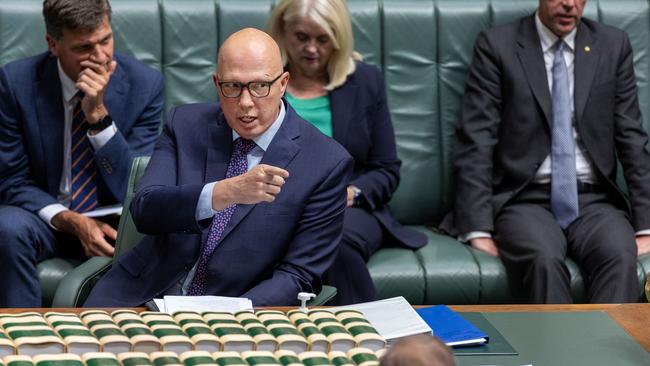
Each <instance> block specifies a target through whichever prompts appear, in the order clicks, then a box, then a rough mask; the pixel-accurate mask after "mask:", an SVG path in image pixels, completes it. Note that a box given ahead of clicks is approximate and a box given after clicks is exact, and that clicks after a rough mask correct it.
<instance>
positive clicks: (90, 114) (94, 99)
mask: <svg viewBox="0 0 650 366" xmlns="http://www.w3.org/2000/svg"><path fill="white" fill-rule="evenodd" d="M81 67H82V71H81V73H79V78H77V83H76V86H77V88H78V89H79V90H81V91H83V92H84V94H85V95H84V98H83V99H82V100H81V109H82V110H83V112H84V114H85V115H86V119H87V120H88V123H90V124H93V123H97V122H98V121H99V120H100V119H102V118H103V117H104V116H106V115H107V114H108V110H107V109H106V106H105V105H104V93H105V92H106V87H107V86H108V82H109V81H110V79H111V75H113V72H115V69H116V68H117V62H116V61H115V60H112V61H111V62H109V63H108V64H107V65H105V64H100V63H97V62H94V61H91V60H85V61H82V62H81Z"/></svg>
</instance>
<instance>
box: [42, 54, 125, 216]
mask: <svg viewBox="0 0 650 366" xmlns="http://www.w3.org/2000/svg"><path fill="white" fill-rule="evenodd" d="M57 66H58V70H59V79H60V80H61V92H62V94H63V100H62V101H61V102H62V103H63V169H62V171H61V183H60V184H59V194H58V196H57V200H58V201H59V203H54V204H51V205H47V206H45V207H43V208H42V209H40V210H39V211H38V216H39V217H40V218H41V220H43V221H45V222H46V223H47V224H48V225H50V227H52V228H53V229H57V228H55V227H54V226H53V225H52V218H53V217H54V216H56V215H57V214H58V213H60V212H62V211H66V210H67V209H68V207H70V202H71V201H72V193H71V180H72V178H71V175H72V173H71V172H72V161H71V160H72V158H71V156H72V152H71V146H72V143H71V140H72V135H71V131H70V129H71V126H72V113H73V110H74V107H75V105H76V104H77V101H78V98H77V97H76V94H77V92H78V91H79V90H78V89H77V87H76V85H75V82H74V81H73V80H72V79H70V78H69V77H68V75H66V74H65V72H64V71H63V69H62V68H61V63H60V62H58V61H57ZM115 133H117V126H115V122H113V124H112V125H111V126H108V127H107V128H105V129H104V130H102V131H100V132H99V133H97V134H95V135H92V136H91V135H90V134H88V135H87V136H88V139H89V140H90V145H92V147H93V149H94V150H95V151H97V150H99V149H100V148H101V147H102V146H104V145H105V144H106V143H107V142H108V140H110V139H111V138H112V137H113V135H115Z"/></svg>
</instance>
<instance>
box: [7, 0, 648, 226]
mask: <svg viewBox="0 0 650 366" xmlns="http://www.w3.org/2000/svg"><path fill="white" fill-rule="evenodd" d="M41 4H42V1H41V0H0V64H4V63H6V62H8V61H11V60H15V59H18V58H22V57H26V56H28V55H32V54H35V53H37V52H41V51H44V50H45V49H46V45H45V41H44V25H43V21H42V17H41ZM111 4H112V6H113V10H114V12H113V13H114V16H113V28H114V33H115V44H116V48H117V50H119V51H122V52H125V53H128V54H131V55H134V56H135V57H136V58H138V59H140V60H142V61H144V62H146V63H147V64H149V65H152V66H153V67H155V68H157V69H159V70H161V71H162V72H163V74H164V75H165V78H166V97H167V99H166V109H169V108H170V107H171V106H173V105H177V104H180V103H188V102H197V101H212V100H215V99H216V93H215V89H214V86H213V85H212V82H211V78H210V75H211V73H212V71H213V70H214V67H215V59H216V55H217V49H218V45H219V44H221V42H222V41H223V40H224V39H225V38H226V37H227V36H228V35H229V34H231V33H232V32H233V31H235V30H238V29H241V28H242V27H246V26H252V27H257V28H264V26H265V24H266V20H267V18H268V15H269V13H270V11H271V9H272V7H273V5H274V4H275V0H112V1H111ZM536 5H537V0H348V6H349V8H350V11H351V13H352V18H353V19H352V22H353V31H354V36H355V45H356V49H357V50H358V51H360V52H361V53H362V54H363V55H364V57H365V60H366V61H368V62H370V63H372V64H375V65H377V66H379V67H380V68H381V69H382V70H383V73H384V77H385V79H386V85H387V94H388V102H389V106H390V109H391V113H392V116H393V123H394V125H395V134H396V137H397V144H398V154H399V156H400V158H401V159H402V162H403V164H402V180H401V183H400V186H399V188H398V191H397V192H396V194H395V196H394V198H393V200H392V202H391V209H392V211H393V213H394V214H395V216H396V217H397V218H398V219H399V220H400V221H402V222H403V223H406V224H420V225H421V224H430V225H435V224H436V223H437V222H438V221H439V220H440V218H441V217H442V216H443V215H444V214H445V212H446V211H447V210H448V209H449V208H450V205H451V202H452V193H453V181H452V169H451V160H452V157H453V151H452V141H453V134H454V126H455V124H456V120H457V118H458V109H459V103H460V98H461V96H462V94H463V91H464V83H465V77H466V75H467V69H468V67H469V64H470V62H471V57H472V46H473V43H474V38H475V37H476V35H477V33H478V32H479V31H480V30H481V29H483V28H486V27H490V26H493V25H496V24H503V23H506V22H510V21H513V20H515V19H516V18H518V17H521V16H523V15H527V14H531V13H532V12H533V10H534V9H535V7H536ZM585 16H587V17H590V18H592V19H595V20H599V21H602V22H605V23H609V24H612V25H615V26H617V27H620V28H622V29H624V30H626V31H627V33H628V35H629V36H630V40H631V42H632V46H633V49H634V52H635V54H634V65H635V69H636V73H637V79H638V86H639V100H640V103H641V109H642V112H643V114H644V118H645V125H646V126H650V122H649V121H650V117H649V116H650V85H649V82H648V78H649V77H650V9H649V4H648V1H647V0H619V1H613V0H600V1H596V0H589V1H588V2H587V6H586V9H585Z"/></svg>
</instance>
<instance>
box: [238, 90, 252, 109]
mask: <svg viewBox="0 0 650 366" xmlns="http://www.w3.org/2000/svg"><path fill="white" fill-rule="evenodd" d="M253 104H254V103H253V96H252V95H251V93H250V92H249V91H248V88H247V87H244V88H242V90H241V94H240V95H239V105H240V106H242V107H251V106H253Z"/></svg>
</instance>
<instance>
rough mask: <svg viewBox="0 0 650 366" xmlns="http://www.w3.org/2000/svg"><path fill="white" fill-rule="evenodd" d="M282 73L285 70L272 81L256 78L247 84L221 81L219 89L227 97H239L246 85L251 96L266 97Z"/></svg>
mask: <svg viewBox="0 0 650 366" xmlns="http://www.w3.org/2000/svg"><path fill="white" fill-rule="evenodd" d="M282 75H284V72H283V73H282V74H280V75H278V76H277V77H276V78H275V79H273V80H271V81H255V80H254V81H249V82H248V83H246V84H242V83H239V82H237V81H220V82H218V83H217V84H218V85H219V89H221V94H222V95H223V96H224V97H226V98H238V97H239V96H240V95H241V92H242V90H243V89H244V87H245V88H246V89H248V92H249V93H250V94H251V96H253V97H255V98H264V97H266V96H268V95H269V93H270V92H271V85H273V83H275V82H276V81H278V79H279V78H280V76H282Z"/></svg>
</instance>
